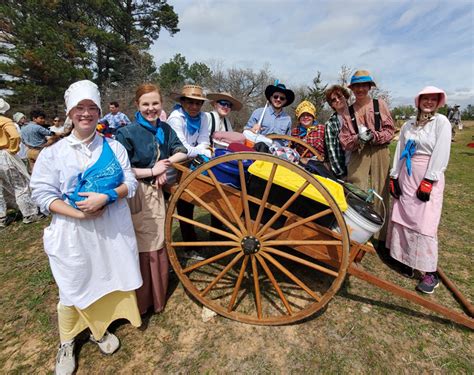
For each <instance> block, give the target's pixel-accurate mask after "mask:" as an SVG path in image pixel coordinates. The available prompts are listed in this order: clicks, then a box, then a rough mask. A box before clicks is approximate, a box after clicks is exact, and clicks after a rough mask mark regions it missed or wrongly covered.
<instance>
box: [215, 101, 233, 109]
mask: <svg viewBox="0 0 474 375" xmlns="http://www.w3.org/2000/svg"><path fill="white" fill-rule="evenodd" d="M217 104H219V105H220V106H221V107H227V108H230V109H232V103H231V102H229V101H227V100H218V101H217Z"/></svg>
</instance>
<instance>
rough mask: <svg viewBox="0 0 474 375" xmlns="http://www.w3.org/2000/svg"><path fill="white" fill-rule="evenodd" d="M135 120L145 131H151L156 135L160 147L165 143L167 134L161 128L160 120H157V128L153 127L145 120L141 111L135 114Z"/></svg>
mask: <svg viewBox="0 0 474 375" xmlns="http://www.w3.org/2000/svg"><path fill="white" fill-rule="evenodd" d="M135 119H136V120H137V123H138V124H139V125H141V126H143V127H144V128H145V129H147V130H149V131H150V132H152V133H153V134H154V135H155V138H156V141H157V142H158V144H159V145H162V144H163V143H165V133H164V132H163V129H162V128H161V126H160V119H157V120H156V126H153V125H151V124H150V123H149V122H148V121H147V120H145V118H144V117H143V116H142V114H141V113H140V112H139V111H137V113H135Z"/></svg>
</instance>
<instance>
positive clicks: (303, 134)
mask: <svg viewBox="0 0 474 375" xmlns="http://www.w3.org/2000/svg"><path fill="white" fill-rule="evenodd" d="M316 125H318V121H317V120H314V121H313V125H311V126H309V127H308V128H306V127H305V126H304V125H301V124H298V132H299V135H300V137H306V134H308V129H309V128H311V127H313V126H316Z"/></svg>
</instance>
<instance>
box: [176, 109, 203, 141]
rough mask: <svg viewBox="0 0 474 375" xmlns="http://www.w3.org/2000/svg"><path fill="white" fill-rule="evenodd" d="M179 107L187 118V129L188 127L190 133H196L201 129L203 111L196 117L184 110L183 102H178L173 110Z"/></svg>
mask: <svg viewBox="0 0 474 375" xmlns="http://www.w3.org/2000/svg"><path fill="white" fill-rule="evenodd" d="M175 109H178V110H180V111H181V113H183V114H184V116H185V118H186V129H188V132H189V134H191V135H194V133H196V132H197V131H198V130H199V129H201V112H199V115H197V116H196V117H191V116H189V113H188V112H186V111H185V110H184V108H183V107H182V105H181V104H176V105H175V106H174V107H173V110H175Z"/></svg>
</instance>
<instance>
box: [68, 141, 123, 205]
mask: <svg viewBox="0 0 474 375" xmlns="http://www.w3.org/2000/svg"><path fill="white" fill-rule="evenodd" d="M123 180H124V175H123V171H122V166H121V165H120V163H119V161H118V160H117V157H116V156H115V154H114V152H113V151H112V149H111V148H110V146H109V143H108V142H107V141H106V140H105V138H104V143H103V147H102V152H101V154H100V157H99V159H98V160H97V161H96V162H95V163H94V164H93V165H92V166H91V167H90V168H88V169H86V170H85V171H84V172H83V173H79V174H78V176H77V185H76V188H75V189H74V192H73V193H72V194H70V195H68V194H64V197H65V198H67V199H68V200H69V202H70V204H71V206H73V207H74V208H77V206H76V202H79V201H83V200H85V199H87V197H82V196H80V195H79V193H88V192H94V193H102V194H107V195H108V196H109V202H110V203H112V202H113V199H112V200H111V199H110V197H111V196H113V195H115V196H116V194H117V193H115V192H114V191H113V189H115V188H116V187H117V186H119V185H120V184H121V183H122V182H123ZM115 199H116V197H115Z"/></svg>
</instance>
